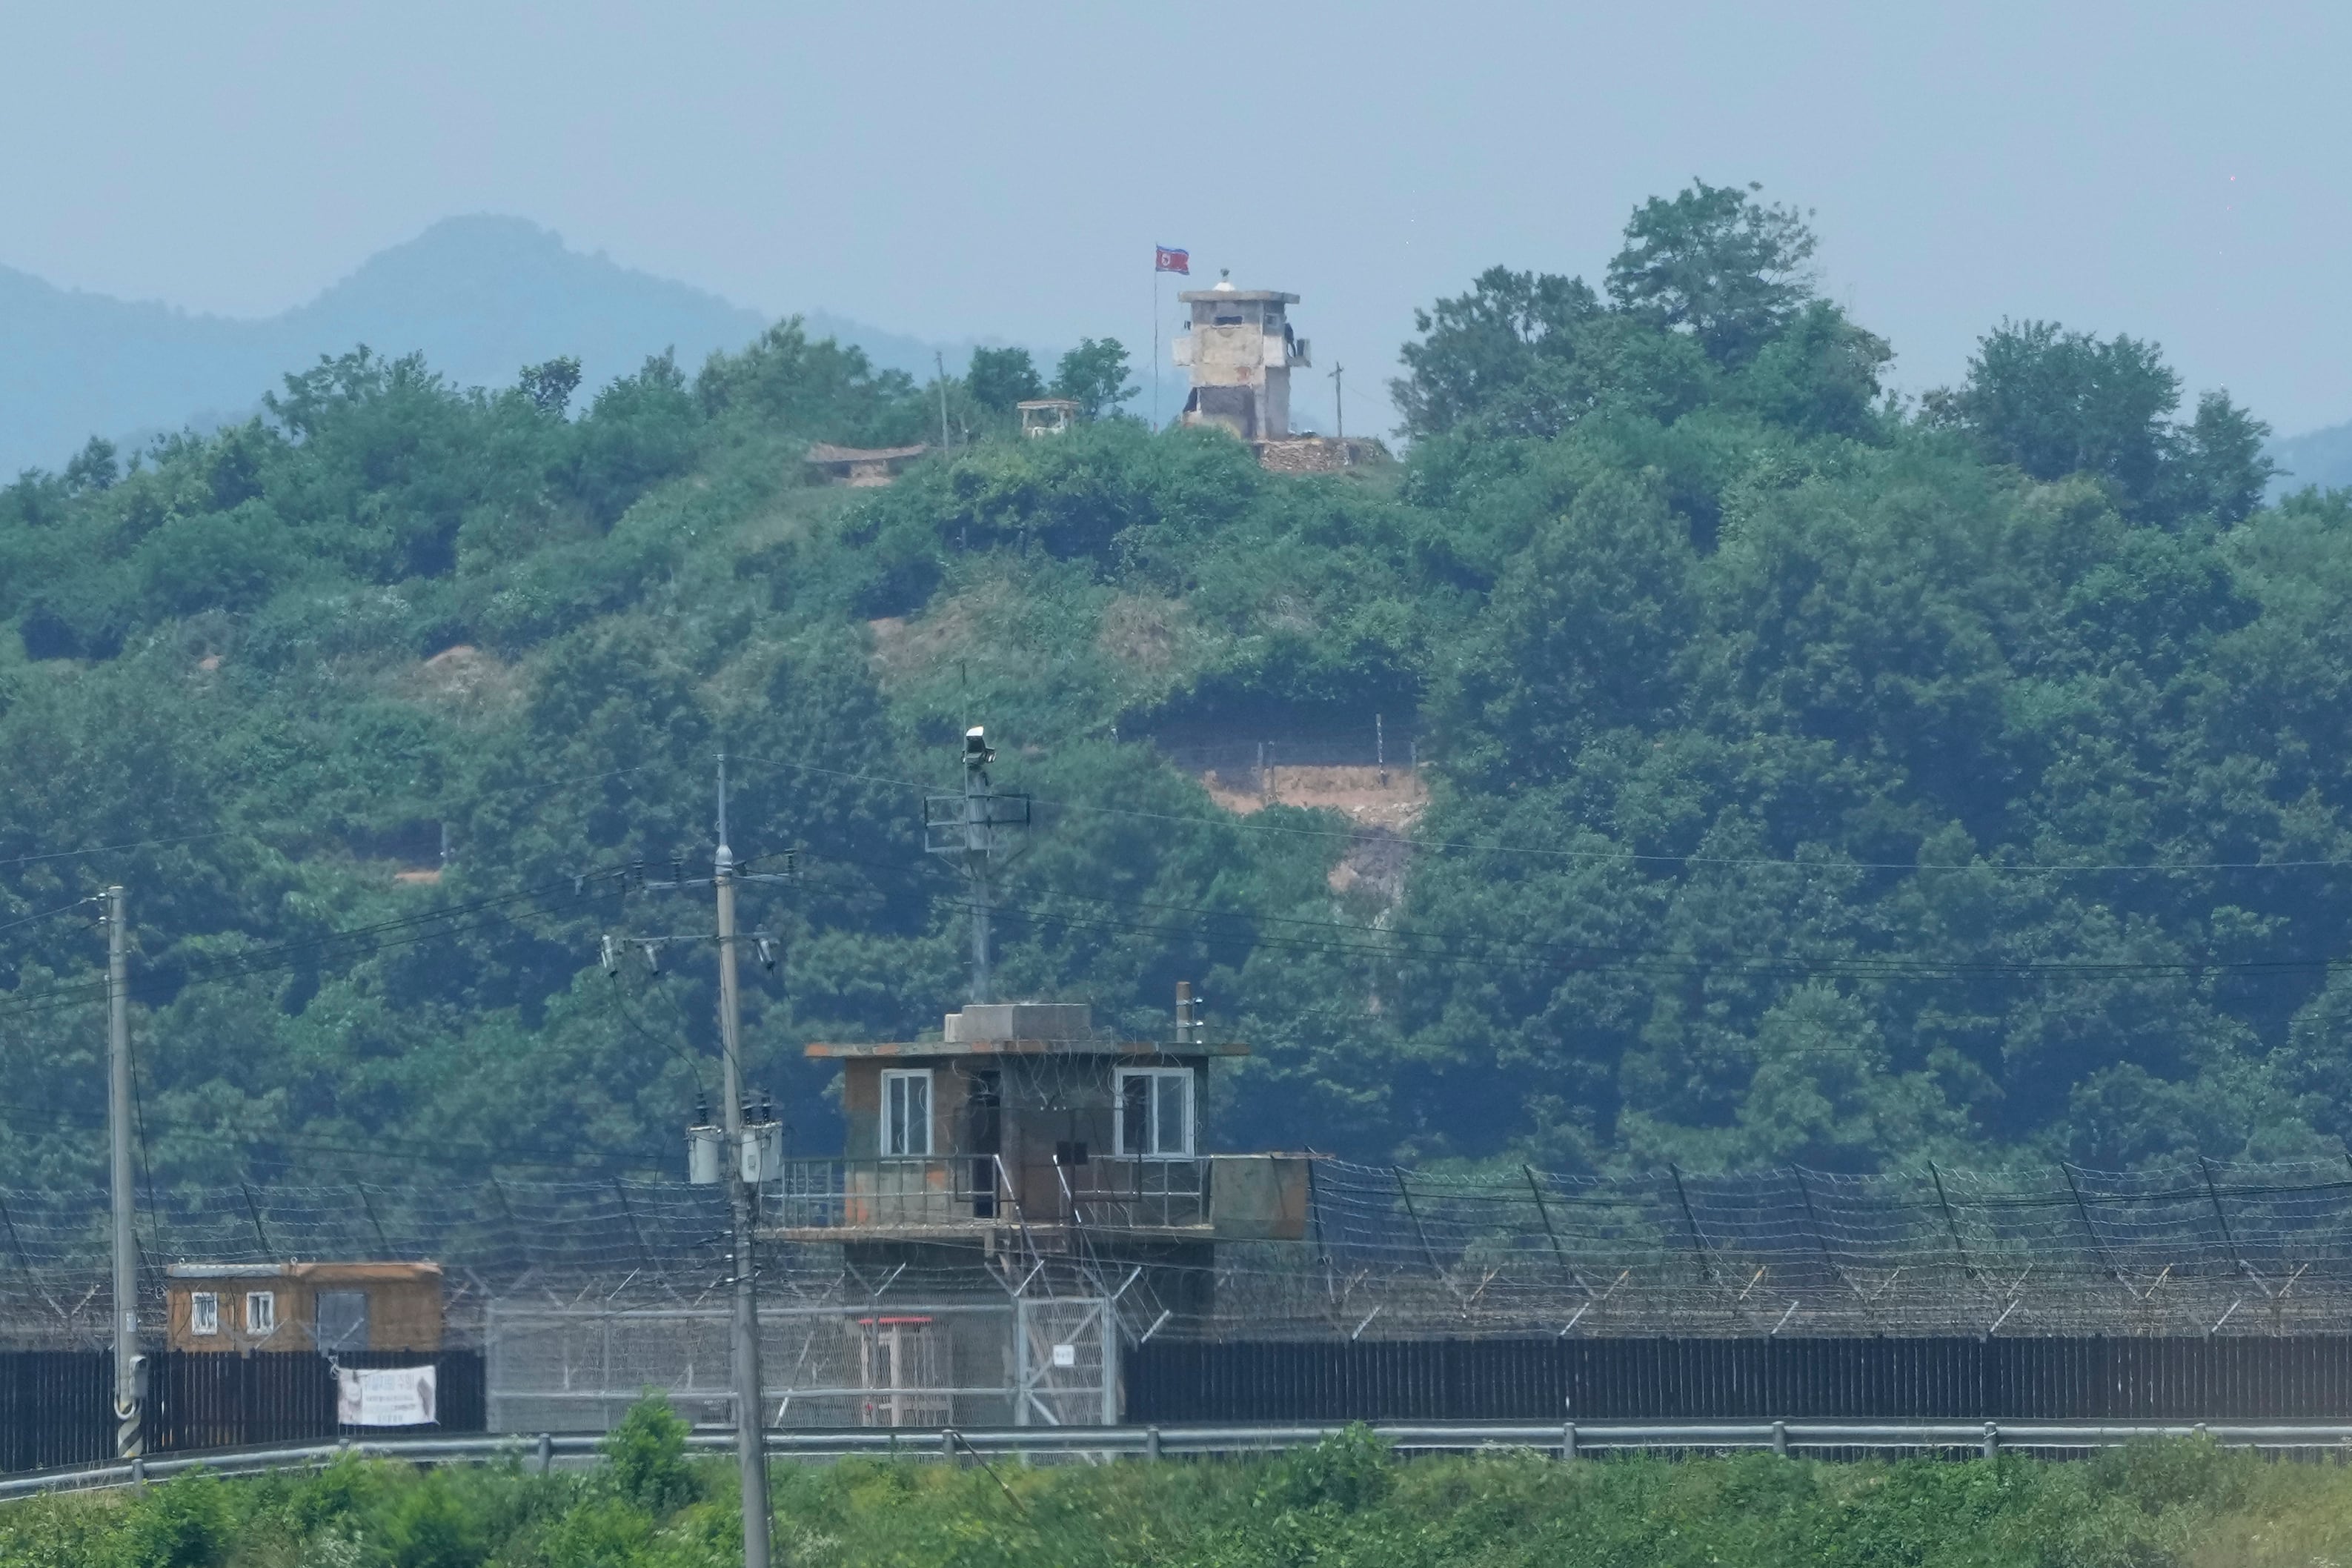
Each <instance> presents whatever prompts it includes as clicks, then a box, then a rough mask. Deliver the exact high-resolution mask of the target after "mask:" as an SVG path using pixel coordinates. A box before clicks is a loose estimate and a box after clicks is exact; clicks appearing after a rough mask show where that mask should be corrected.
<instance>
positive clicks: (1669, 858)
mask: <svg viewBox="0 0 2352 1568" xmlns="http://www.w3.org/2000/svg"><path fill="white" fill-rule="evenodd" d="M738 760H739V761H741V762H746V763H757V764H758V765H760V766H761V767H770V768H786V769H790V770H793V771H794V772H797V773H817V774H820V775H823V776H824V777H828V778H838V779H845V780H849V781H851V782H854V783H859V784H878V785H882V786H884V787H887V788H889V789H896V790H911V791H918V792H919V791H922V790H925V789H927V788H928V787H929V786H927V785H925V784H921V783H920V782H919V781H917V780H914V779H899V778H890V777H887V776H884V775H881V774H877V773H850V772H846V771H844V770H842V769H839V768H826V767H819V766H817V765H816V764H815V763H794V762H782V761H778V760H776V759H774V758H771V757H742V758H739V759H738ZM1032 799H1033V802H1034V805H1041V806H1046V807H1050V808H1052V809H1054V810H1057V811H1069V812H1077V813H1081V814H1084V815H1087V816H1124V817H1134V818H1137V819H1139V820H1141V821H1146V822H1171V823H1181V824H1186V825H1190V826H1197V827H1213V828H1218V829H1221V830H1227V831H1232V832H1236V833H1260V834H1269V835H1274V836H1276V837H1286V838H1324V839H1339V840H1344V841H1346V842H1349V843H1355V842H1359V841H1360V840H1362V839H1365V838H1368V837H1384V838H1386V839H1388V840H1389V841H1390V842H1393V843H1396V844H1400V845H1402V846H1403V847H1406V848H1409V849H1418V850H1423V851H1428V852H1431V853H1442V854H1475V855H1504V856H1525V857H1528V858H1536V859H1553V860H1572V861H1598V862H1626V863H1632V864H1641V865H1668V866H1675V865H1679V866H1727V867H1776V868H1785V869H1788V870H1796V871H1898V872H1901V871H1988V872H1997V873H2004V874H2016V875H2020V876H2042V875H2053V876H2055V875H2075V874H2084V873H2102V874H2105V873H2124V872H2175V871H2295V870H2306V871H2307V870H2341V869H2344V868H2347V867H2352V858H2341V859H2309V860H2202V861H2197V860H2184V861H2147V862H2126V861H2114V862H2103V861H2090V862H2083V863H2079V864H2065V863H2043V864H2028V863H2020V862H2016V861H2007V862H2004V861H1992V860H1983V859H1978V860H1969V861H1948V862H1947V861H1933V860H1928V861H1915V860H1842V859H1811V860H1809V859H1798V858H1790V857H1775V856H1763V855H1700V854H1696V853H1694V854H1683V855H1668V854H1649V853H1644V852H1642V851H1639V850H1601V849H1591V850H1586V849H1544V848H1538V847H1533V846H1530V845H1524V844H1502V843H1495V842H1487V843H1475V842H1469V841H1463V840H1451V839H1441V838H1415V837H1411V836H1409V835H1406V834H1402V833H1398V834H1390V833H1386V832H1385V831H1384V830H1378V829H1371V828H1361V827H1359V828H1326V827H1295V826H1286V825H1282V824H1277V823H1261V822H1256V821H1254V820H1252V819H1251V818H1249V817H1242V816H1231V815H1221V816H1201V815H1200V814H1198V813H1175V812H1164V811H1144V810H1140V809H1138V808H1136V807H1132V806H1118V805H1096V804H1094V803H1092V802H1089V801H1075V800H1056V799H1054V798H1052V797H1051V796H1045V795H1040V796H1034V797H1032Z"/></svg>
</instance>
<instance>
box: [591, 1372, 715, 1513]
mask: <svg viewBox="0 0 2352 1568" xmlns="http://www.w3.org/2000/svg"><path fill="white" fill-rule="evenodd" d="M686 1434H687V1425H686V1422H685V1421H684V1420H683V1419H681V1418H680V1417H679V1416H678V1415H677V1412H676V1411H674V1410H672V1409H671V1408H670V1407H669V1401H668V1400H667V1399H665V1398H663V1397H662V1396H661V1395H660V1394H656V1393H652V1392H648V1393H647V1394H646V1396H645V1397H644V1398H642V1399H640V1400H638V1401H637V1402H636V1403H635V1405H630V1406H629V1413H628V1414H627V1415H625V1416H623V1417H622V1418H621V1423H620V1425H619V1426H615V1427H614V1428H613V1430H612V1431H611V1432H609V1433H607V1434H606V1435H605V1437H604V1455H605V1458H607V1459H608V1460H609V1461H610V1463H611V1466H612V1471H611V1473H612V1477H613V1485H614V1489H617V1490H618V1491H619V1492H620V1494H621V1495H622V1496H623V1497H625V1498H626V1499H628V1500H630V1501H631V1502H633V1503H635V1505H636V1506H637V1507H638V1508H640V1509H643V1510H645V1511H646V1512H647V1513H649V1514H654V1515H656V1516H659V1515H662V1514H667V1513H670V1512H673V1511H675V1510H677V1509H680V1508H683V1507H685V1506H686V1505H687V1504H688V1503H689V1502H692V1501H693V1500H695V1498H696V1497H697V1496H698V1495H699V1494H700V1491H701V1487H700V1483H699V1481H698V1478H697V1477H696V1475H695V1473H694V1467H693V1466H691V1465H690V1464H688V1462H687V1458H686Z"/></svg>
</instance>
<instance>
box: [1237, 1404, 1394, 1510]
mask: <svg viewBox="0 0 2352 1568" xmlns="http://www.w3.org/2000/svg"><path fill="white" fill-rule="evenodd" d="M1394 1482H1395V1476H1394V1473H1393V1470H1392V1468H1391V1454H1390V1452H1389V1446H1388V1444H1387V1443H1386V1442H1385V1441H1383V1440H1382V1439H1381V1436H1380V1435H1379V1434H1378V1433H1376V1432H1374V1431H1373V1430H1372V1429H1371V1428H1370V1427H1369V1426H1364V1425H1363V1424H1362V1423H1360V1422H1359V1423H1358V1424H1357V1425H1355V1426H1350V1427H1349V1428H1348V1429H1347V1430H1346V1431H1344V1432H1340V1433H1337V1434H1335V1435H1333V1436H1328V1437H1326V1438H1324V1439H1323V1440H1322V1441H1321V1442H1319V1443H1318V1444H1316V1445H1315V1446H1314V1447H1311V1448H1301V1449H1299V1450H1297V1452H1295V1453H1292V1454H1288V1455H1286V1456H1285V1457H1284V1458H1283V1459H1282V1460H1281V1462H1280V1464H1279V1465H1277V1466H1276V1469H1275V1473H1274V1478H1273V1481H1272V1483H1271V1485H1269V1487H1268V1488H1267V1492H1268V1495H1269V1496H1270V1497H1271V1498H1272V1499H1273V1500H1276V1501H1278V1502H1279V1503H1281V1504H1282V1505H1283V1506H1284V1507H1286V1508H1298V1509H1307V1508H1320V1507H1325V1506H1327V1505H1328V1506H1329V1507H1332V1508H1336V1509H1339V1510H1341V1511H1342V1512H1346V1513H1353V1512H1356V1511H1357V1510H1361V1509H1366V1508H1370V1507H1371V1506H1372V1505H1373V1504H1375V1503H1377V1502H1379V1501H1381V1500H1382V1499H1384V1498H1386V1497H1387V1496H1388V1495H1389V1489H1390V1487H1391V1486H1392V1485H1393V1484H1394Z"/></svg>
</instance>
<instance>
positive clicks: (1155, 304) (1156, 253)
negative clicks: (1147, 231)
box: [1151, 241, 1160, 436]
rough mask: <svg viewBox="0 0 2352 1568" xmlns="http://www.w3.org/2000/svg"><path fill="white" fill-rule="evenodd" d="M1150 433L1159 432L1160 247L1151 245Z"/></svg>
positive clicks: (1154, 244) (1156, 433)
mask: <svg viewBox="0 0 2352 1568" xmlns="http://www.w3.org/2000/svg"><path fill="white" fill-rule="evenodd" d="M1151 433H1152V434H1153V435H1155V436H1157V435H1158V434H1160V247H1159V244H1158V242H1157V241H1155V242H1153V245H1152V247H1151Z"/></svg>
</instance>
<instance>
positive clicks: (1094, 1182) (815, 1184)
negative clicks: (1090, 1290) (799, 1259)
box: [767, 1154, 1212, 1236]
mask: <svg viewBox="0 0 2352 1568" xmlns="http://www.w3.org/2000/svg"><path fill="white" fill-rule="evenodd" d="M1211 1164H1212V1162H1211V1161H1210V1160H1208V1159H1206V1158H1201V1159H1177V1160H1169V1159H1135V1158H1126V1157H1120V1156H1110V1157H1108V1158H1105V1157H1097V1158H1095V1159H1091V1160H1089V1161H1087V1163H1085V1164H1083V1165H1077V1164H1072V1165H1059V1164H1045V1165H1036V1166H1022V1167H1017V1168H1016V1167H1012V1166H1008V1165H1007V1164H1006V1163H1004V1162H1003V1160H1002V1159H1000V1158H998V1157H996V1156H995V1155H991V1154H976V1155H969V1154H968V1155H953V1156H931V1157H928V1158H921V1159H890V1160H849V1159H837V1160H787V1161H785V1162H784V1163H783V1166H782V1172H781V1173H780V1178H779V1181H778V1183H777V1184H775V1185H773V1186H772V1187H770V1188H769V1189H768V1194H767V1202H768V1204H769V1205H770V1206H769V1217H770V1220H771V1222H772V1224H774V1225H776V1226H779V1227H781V1228H782V1229H784V1230H788V1231H834V1232H846V1233H850V1234H853V1235H854V1234H856V1233H861V1232H862V1233H866V1234H868V1235H875V1236H883V1235H887V1234H891V1233H900V1234H907V1233H916V1234H919V1233H925V1232H938V1231H961V1230H988V1229H993V1228H997V1227H1002V1226H1024V1225H1025V1226H1033V1227H1035V1226H1088V1227H1092V1228H1095V1229H1100V1230H1145V1231H1161V1230H1167V1231H1200V1230H1205V1229H1206V1228H1207V1227H1208V1226H1209V1224H1210V1218H1211V1216H1210V1211H1209V1203H1210V1169H1211Z"/></svg>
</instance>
